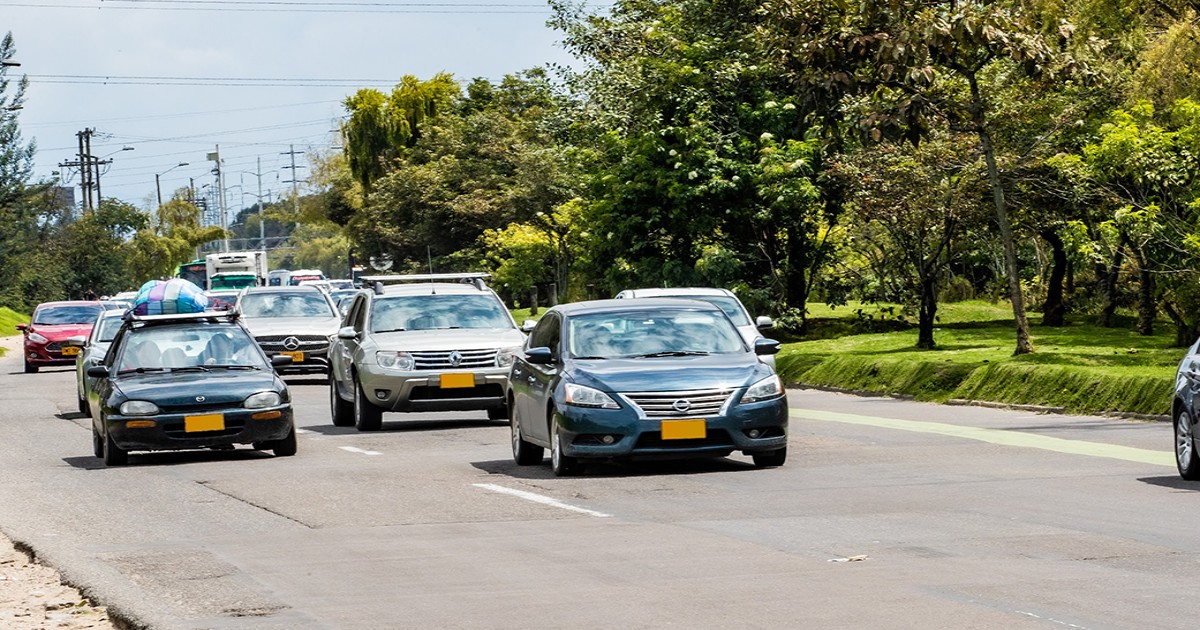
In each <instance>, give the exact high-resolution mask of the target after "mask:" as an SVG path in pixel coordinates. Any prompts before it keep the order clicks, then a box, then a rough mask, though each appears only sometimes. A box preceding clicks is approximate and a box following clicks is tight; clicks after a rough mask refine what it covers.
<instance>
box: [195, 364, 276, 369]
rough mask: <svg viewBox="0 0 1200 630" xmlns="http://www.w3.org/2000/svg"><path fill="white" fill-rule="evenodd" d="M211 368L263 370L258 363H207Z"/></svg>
mask: <svg viewBox="0 0 1200 630" xmlns="http://www.w3.org/2000/svg"><path fill="white" fill-rule="evenodd" d="M205 367H207V368H209V369H211V370H261V369H262V368H261V367H259V366H257V365H229V364H225V365H206V366H205Z"/></svg>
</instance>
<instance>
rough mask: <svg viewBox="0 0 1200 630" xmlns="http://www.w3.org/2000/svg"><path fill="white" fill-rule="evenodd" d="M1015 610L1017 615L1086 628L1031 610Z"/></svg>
mask: <svg viewBox="0 0 1200 630" xmlns="http://www.w3.org/2000/svg"><path fill="white" fill-rule="evenodd" d="M1016 612H1017V614H1018V615H1025V616H1026V617H1033V618H1034V619H1041V620H1042V621H1049V622H1050V623H1056V624H1058V625H1060V626H1066V627H1068V628H1080V629H1081V630H1087V626H1077V625H1075V624H1073V623H1067V622H1065V621H1059V620H1058V619H1055V618H1053V617H1043V616H1041V615H1035V614H1033V613H1031V612H1026V611H1024V610H1018V611H1016Z"/></svg>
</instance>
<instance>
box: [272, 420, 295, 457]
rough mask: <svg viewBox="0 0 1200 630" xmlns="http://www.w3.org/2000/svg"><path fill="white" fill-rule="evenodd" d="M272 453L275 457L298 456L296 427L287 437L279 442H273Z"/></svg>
mask: <svg viewBox="0 0 1200 630" xmlns="http://www.w3.org/2000/svg"><path fill="white" fill-rule="evenodd" d="M271 452H273V453H275V457H291V456H292V455H295V454H296V427H295V426H293V427H292V428H291V430H289V431H288V434H287V437H285V438H283V439H282V440H279V441H278V442H271Z"/></svg>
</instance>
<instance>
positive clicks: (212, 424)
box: [183, 413, 225, 433]
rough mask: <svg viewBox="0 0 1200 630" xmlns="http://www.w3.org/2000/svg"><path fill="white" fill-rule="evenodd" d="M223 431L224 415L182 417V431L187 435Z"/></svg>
mask: <svg viewBox="0 0 1200 630" xmlns="http://www.w3.org/2000/svg"><path fill="white" fill-rule="evenodd" d="M224 429H225V414H223V413H212V414H208V415H206V416H184V417H183V430H184V431H185V432H187V433H199V432H201V431H222V430H224Z"/></svg>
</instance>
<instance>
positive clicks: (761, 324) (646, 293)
mask: <svg viewBox="0 0 1200 630" xmlns="http://www.w3.org/2000/svg"><path fill="white" fill-rule="evenodd" d="M647 297H675V298H687V299H691V300H702V301H704V302H708V303H710V304H714V305H716V306H718V307H720V309H721V310H722V311H725V314H726V315H728V316H729V319H731V320H733V325H734V326H737V329H738V332H739V333H741V335H742V339H745V340H746V345H748V346H750V347H751V348H753V347H754V341H755V340H756V339H762V338H763V335H762V333H761V332H759V331H760V330H766V329H768V328H771V327H773V326H775V322H774V320H772V319H771V318H770V317H767V316H766V315H760V316H758V318H756V319H754V320H753V321H751V319H750V313H749V312H748V311H747V310H746V307H745V305H743V304H742V301H741V300H739V299H738V297H737V296H736V295H734V294H733V291H730V290H728V289H712V288H708V287H674V288H669V289H626V290H624V291H621V292H620V293H618V294H617V295H616V298H617V299H622V298H647ZM760 360H761V361H762V362H763V363H766V364H767V365H770V366H771V367H775V355H773V354H768V355H763V356H762V357H760Z"/></svg>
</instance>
